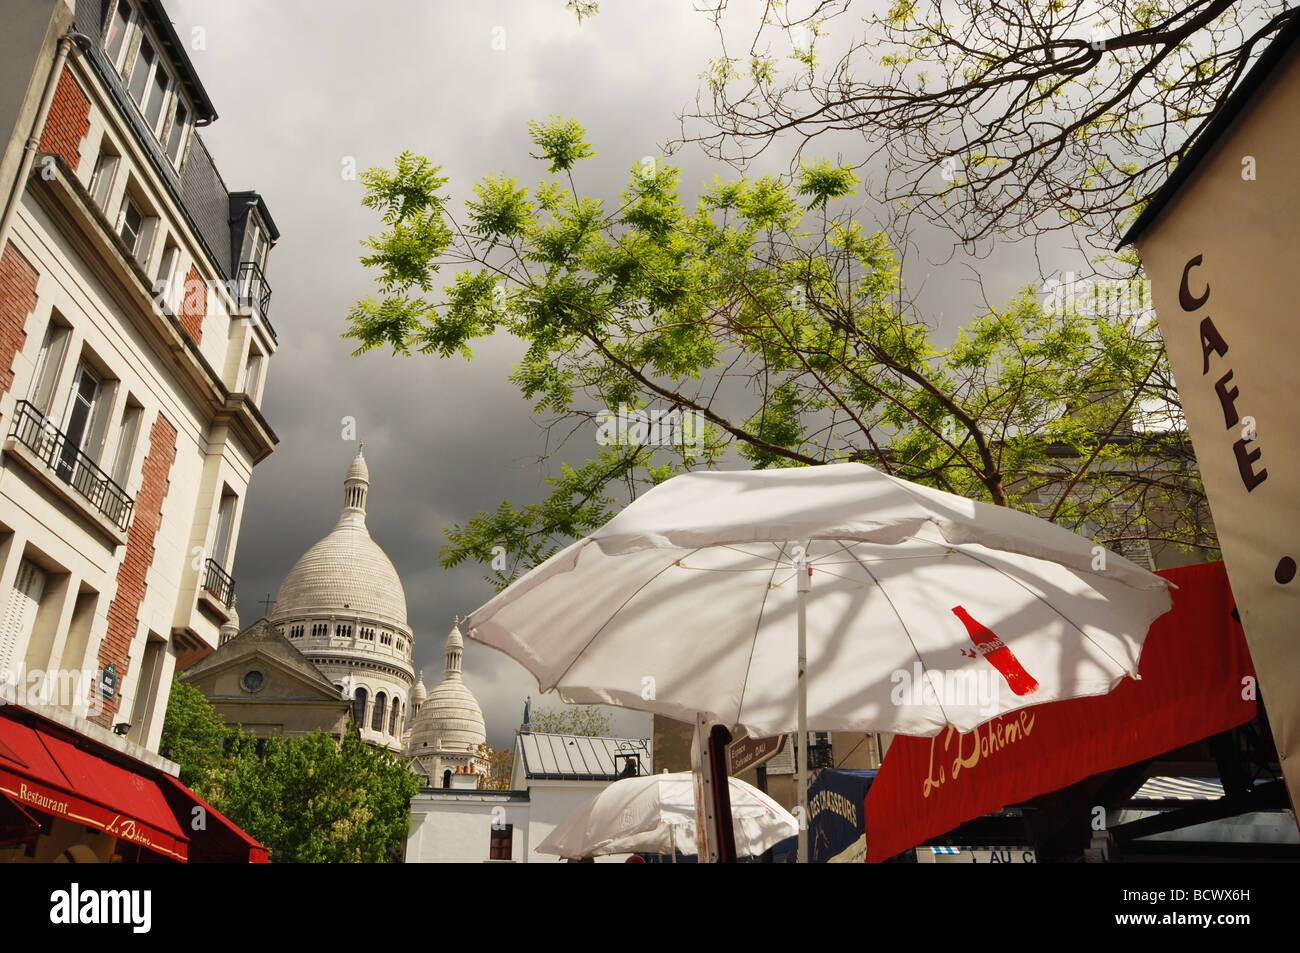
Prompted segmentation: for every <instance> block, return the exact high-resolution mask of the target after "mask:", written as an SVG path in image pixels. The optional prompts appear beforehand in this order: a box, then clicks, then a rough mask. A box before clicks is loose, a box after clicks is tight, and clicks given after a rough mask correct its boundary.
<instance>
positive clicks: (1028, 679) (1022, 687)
mask: <svg viewBox="0 0 1300 953" xmlns="http://www.w3.org/2000/svg"><path fill="white" fill-rule="evenodd" d="M952 614H953V615H955V616H956V617H957V618H959V619H961V621H962V624H963V625H964V626H966V633H967V634H968V635H969V636H970V640H971V642H972V643H973V644H974V645H975V651H977V652H979V654H980V655H982V656H983V657H984V658H985V659H987V660H988V662H989V664H990V665H992V666H993V667H994V668H996V669H997V670H998V672H999V673H1000V674H1001V675H1002V678H1003V679H1005V680H1006V683H1007V687H1008V688H1010V689H1011V691H1012V692H1014V693H1015V694H1016V695H1032V694H1033V693H1034V692H1036V691H1038V681H1037V680H1036V679H1035V678H1034V676H1032V675H1030V674H1029V673H1028V672H1026V671H1025V668H1024V666H1023V665H1021V664H1020V660H1019V659H1018V658H1016V656H1015V655H1014V654H1013V653H1012V651H1011V650H1010V649H1009V648H1007V646H1006V643H1005V642H1003V641H1002V640H1001V639H1000V638H998V637H997V634H996V633H994V632H993V631H992V630H991V629H989V628H987V627H986V626H984V625H983V624H982V623H980V622H977V621H976V620H975V619H973V618H971V614H970V613H969V612H967V611H966V610H965V609H964V608H962V607H961V606H953V607H952ZM963 654H964V653H963Z"/></svg>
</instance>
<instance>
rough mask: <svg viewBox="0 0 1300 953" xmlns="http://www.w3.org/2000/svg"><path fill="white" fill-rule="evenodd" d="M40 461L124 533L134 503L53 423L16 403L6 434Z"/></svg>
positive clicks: (33, 408)
mask: <svg viewBox="0 0 1300 953" xmlns="http://www.w3.org/2000/svg"><path fill="white" fill-rule="evenodd" d="M9 436H11V437H13V438H14V439H15V440H17V441H18V442H19V443H21V444H22V445H23V446H25V447H26V448H27V449H28V450H30V451H31V452H32V453H33V454H35V455H36V457H37V459H39V460H41V461H42V462H43V463H44V464H45V465H46V466H47V467H49V469H50V470H51V471H53V473H54V475H55V476H57V477H58V478H59V479H60V480H62V481H63V482H64V483H66V484H68V485H69V486H71V487H72V488H73V489H74V490H76V491H77V492H78V493H80V494H81V495H82V496H84V497H85V498H86V499H87V500H88V501H89V502H90V503H91V504H92V505H93V506H94V507H95V508H96V509H97V510H99V512H100V513H102V514H104V516H105V517H107V518H108V520H109V522H111V523H112V524H113V525H114V526H116V527H118V528H119V529H121V530H123V531H125V530H126V528H127V526H128V524H129V523H130V522H131V508H132V507H133V506H134V505H135V501H134V500H132V499H131V497H129V496H127V495H126V491H125V490H123V489H122V488H121V487H120V486H118V485H117V484H116V483H114V482H113V481H112V480H111V479H110V478H109V476H108V474H107V473H105V472H104V471H103V470H101V469H100V468H99V467H98V466H96V465H95V461H94V460H91V459H90V457H88V456H86V455H85V454H84V453H82V452H81V449H80V448H79V447H77V446H76V445H75V444H73V443H71V442H69V440H68V438H67V436H66V435H65V434H64V433H63V431H61V430H59V428H58V427H56V426H55V425H54V421H53V420H51V419H50V418H49V417H46V416H45V415H44V414H43V413H41V412H40V411H39V410H37V409H36V407H35V406H34V405H33V404H30V403H28V402H27V401H25V400H20V401H19V402H18V405H17V407H16V408H15V410H14V425H13V429H12V430H11V431H10V432H9Z"/></svg>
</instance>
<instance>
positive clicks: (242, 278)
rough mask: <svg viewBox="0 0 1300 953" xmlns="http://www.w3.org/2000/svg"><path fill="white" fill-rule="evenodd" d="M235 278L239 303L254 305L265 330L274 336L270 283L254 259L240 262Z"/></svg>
mask: <svg viewBox="0 0 1300 953" xmlns="http://www.w3.org/2000/svg"><path fill="white" fill-rule="evenodd" d="M237 278H238V281H239V303H240V304H241V305H256V307H257V313H258V314H259V315H261V317H262V320H263V321H264V322H265V323H266V328H267V330H268V331H270V332H271V336H272V337H274V336H275V331H274V330H273V329H272V328H271V285H270V284H269V283H268V282H267V280H266V275H264V274H262V268H261V266H260V265H258V263H257V262H255V261H244V262H240V264H239V274H238V276H237Z"/></svg>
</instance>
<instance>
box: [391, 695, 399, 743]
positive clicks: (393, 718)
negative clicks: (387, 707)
mask: <svg viewBox="0 0 1300 953" xmlns="http://www.w3.org/2000/svg"><path fill="white" fill-rule="evenodd" d="M401 707H402V700H401V699H400V698H398V697H397V696H396V695H394V696H393V713H392V715H391V716H390V718H389V724H388V733H389V734H390V735H392V736H393V737H394V738H396V737H397V726H398V720H397V713H398V711H399V710H400V709H401Z"/></svg>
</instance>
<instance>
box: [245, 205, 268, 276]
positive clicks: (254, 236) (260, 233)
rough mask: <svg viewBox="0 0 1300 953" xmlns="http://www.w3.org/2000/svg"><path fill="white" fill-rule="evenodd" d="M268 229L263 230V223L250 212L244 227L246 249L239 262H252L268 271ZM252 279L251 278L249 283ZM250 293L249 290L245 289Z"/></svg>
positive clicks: (259, 268) (260, 268)
mask: <svg viewBox="0 0 1300 953" xmlns="http://www.w3.org/2000/svg"><path fill="white" fill-rule="evenodd" d="M266 251H267V242H266V229H264V228H262V224H261V222H259V221H258V219H257V216H256V215H255V214H254V213H253V212H252V211H250V212H249V213H248V224H246V225H245V226H244V247H243V248H242V249H241V250H240V253H239V262H240V264H243V263H244V262H252V263H253V264H254V265H256V266H257V267H258V270H259V271H266ZM251 280H252V279H251V278H250V279H249V281H251ZM243 291H244V293H245V294H247V293H248V289H247V288H245V289H243Z"/></svg>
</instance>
